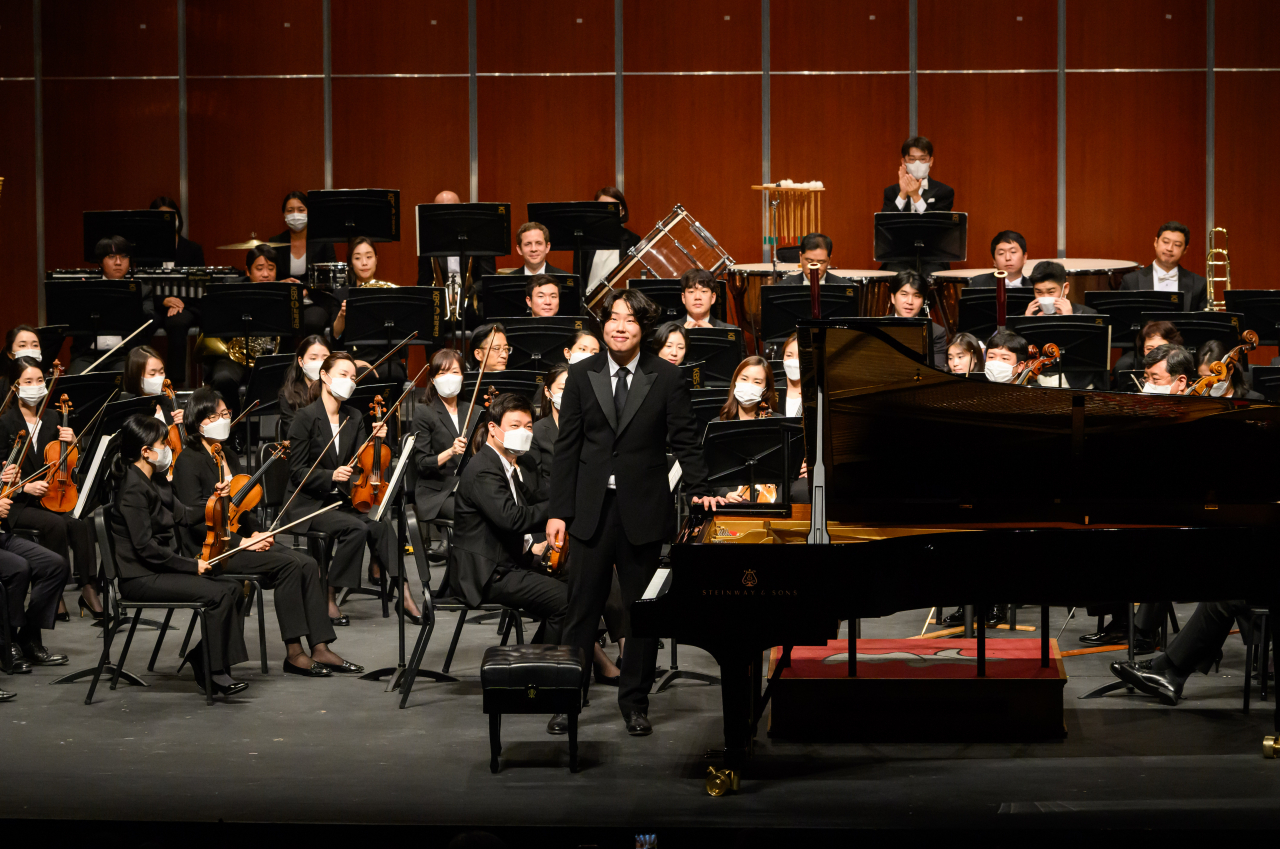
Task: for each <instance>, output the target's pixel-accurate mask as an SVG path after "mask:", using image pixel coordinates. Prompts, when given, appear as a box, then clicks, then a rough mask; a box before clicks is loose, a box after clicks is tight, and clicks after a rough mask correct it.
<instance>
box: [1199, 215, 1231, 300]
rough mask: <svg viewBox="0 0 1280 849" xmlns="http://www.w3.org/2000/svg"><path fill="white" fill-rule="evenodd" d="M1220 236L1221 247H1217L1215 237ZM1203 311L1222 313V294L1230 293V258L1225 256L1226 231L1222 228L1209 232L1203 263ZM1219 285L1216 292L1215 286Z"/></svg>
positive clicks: (1215, 228)
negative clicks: (1219, 288) (1207, 247)
mask: <svg viewBox="0 0 1280 849" xmlns="http://www.w3.org/2000/svg"><path fill="white" fill-rule="evenodd" d="M1219 233H1221V234H1222V247H1218V246H1217V236H1218V234H1219ZM1204 271H1205V287H1206V289H1205V299H1206V301H1207V302H1208V303H1207V304H1206V305H1205V309H1207V310H1213V311H1214V312H1222V311H1223V310H1224V309H1226V308H1227V302H1226V299H1225V297H1224V295H1223V293H1224V292H1230V291H1231V257H1230V256H1229V255H1228V254H1227V231H1226V229H1225V228H1223V227H1214V228H1213V229H1212V230H1210V231H1209V255H1208V256H1207V257H1205V261H1204ZM1218 283H1221V284H1222V289H1221V291H1219V290H1218V287H1217V285H1216V284H1218Z"/></svg>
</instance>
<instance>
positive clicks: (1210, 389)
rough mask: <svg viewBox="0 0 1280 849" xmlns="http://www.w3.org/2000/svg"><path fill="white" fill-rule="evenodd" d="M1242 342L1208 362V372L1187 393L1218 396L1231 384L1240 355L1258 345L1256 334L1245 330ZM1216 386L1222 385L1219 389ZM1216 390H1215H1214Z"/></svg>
mask: <svg viewBox="0 0 1280 849" xmlns="http://www.w3.org/2000/svg"><path fill="white" fill-rule="evenodd" d="M1240 336H1241V338H1242V339H1244V343H1243V344H1240V345H1237V346H1235V347H1234V348H1232V349H1231V350H1230V351H1228V352H1227V355H1226V356H1225V357H1223V358H1222V360H1221V361H1219V362H1216V363H1210V364H1209V374H1206V375H1205V376H1204V377H1202V378H1200V379H1199V380H1197V381H1196V382H1195V383H1193V384H1191V386H1190V387H1189V388H1188V389H1187V393H1186V394H1188V395H1206V394H1207V395H1211V396H1213V397H1215V398H1216V397H1218V396H1220V395H1222V394H1224V393H1225V392H1226V391H1227V388H1228V387H1230V386H1231V378H1232V376H1233V375H1234V374H1235V370H1236V367H1237V366H1239V365H1240V357H1241V356H1243V355H1244V354H1247V353H1248V352H1249V351H1252V350H1253V349H1254V348H1257V347H1258V334H1257V333H1255V332H1253V331H1252V330H1246V331H1245V332H1244V333H1242V334H1240ZM1218 387H1222V388H1221V389H1219V388H1218ZM1215 390H1216V391H1215Z"/></svg>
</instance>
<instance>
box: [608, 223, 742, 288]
mask: <svg viewBox="0 0 1280 849" xmlns="http://www.w3.org/2000/svg"><path fill="white" fill-rule="evenodd" d="M731 265H733V258H732V257H731V256H729V255H728V254H727V253H725V252H724V249H723V248H721V247H720V244H719V243H718V242H716V240H715V239H714V238H712V236H711V234H710V233H708V232H707V231H706V230H705V229H703V227H702V225H701V224H699V223H698V222H697V221H695V220H694V219H693V216H691V215H689V213H688V212H686V211H685V209H684V207H682V206H680V205H679V204H676V206H675V208H674V209H672V210H671V214H670V215H668V216H667V217H666V218H664V219H662V221H660V222H658V226H657V227H655V228H654V229H653V231H652V232H651V233H649V235H647V236H645V237H644V239H642V240H641V242H640V244H638V245H636V246H635V247H634V248H632V249H631V250H630V251H628V252H627V255H626V256H624V257H623V258H622V262H620V263H618V266H617V267H616V268H614V269H613V271H611V272H609V276H608V277H606V278H605V279H604V285H598V286H597V287H596V289H595V290H594V291H593V292H592V293H591V295H590V298H589V300H588V304H589V305H590V306H592V307H595V306H596V305H597V304H598V303H599V302H600V301H602V300H603V299H604V296H605V294H607V292H608V290H609V289H622V288H625V286H626V281H628V280H631V279H633V278H636V277H639V276H640V274H641V272H647V273H648V275H649V276H650V277H661V278H667V279H670V278H675V277H679V276H681V275H682V274H684V273H685V272H686V271H688V270H690V269H693V268H705V269H706V270H707V271H710V272H711V273H712V274H715V275H718V274H719V273H720V272H722V271H724V270H725V269H726V268H728V267H729V266H731Z"/></svg>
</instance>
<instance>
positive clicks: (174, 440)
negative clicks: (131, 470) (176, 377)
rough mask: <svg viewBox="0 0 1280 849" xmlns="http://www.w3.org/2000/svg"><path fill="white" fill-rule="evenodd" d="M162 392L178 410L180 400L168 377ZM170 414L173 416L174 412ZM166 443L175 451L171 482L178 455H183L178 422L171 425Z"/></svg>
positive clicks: (171, 462) (171, 466)
mask: <svg viewBox="0 0 1280 849" xmlns="http://www.w3.org/2000/svg"><path fill="white" fill-rule="evenodd" d="M161 391H162V392H164V394H165V396H166V397H168V399H169V403H170V404H171V405H172V406H173V409H174V410H176V409H177V408H178V398H177V396H176V395H175V394H174V392H173V381H171V380H169V378H167V377H166V378H165V379H164V389H162V390H161ZM169 412H170V415H172V413H173V410H170V411H169ZM164 441H165V443H166V444H167V445H168V446H169V449H170V450H171V451H173V459H172V460H170V461H169V480H173V465H174V463H176V462H177V461H178V455H179V454H181V453H182V426H181V425H179V424H178V423H177V422H174V423H173V424H171V425H169V433H168V434H167V435H166V436H165V438H164Z"/></svg>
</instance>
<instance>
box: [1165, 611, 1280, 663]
mask: <svg viewBox="0 0 1280 849" xmlns="http://www.w3.org/2000/svg"><path fill="white" fill-rule="evenodd" d="M1248 609H1249V606H1248V605H1247V604H1246V603H1245V602H1243V601H1202V602H1201V603H1200V604H1198V605H1196V610H1195V613H1192V614H1191V618H1190V619H1188V620H1187V624H1185V625H1183V626H1182V630H1180V631H1179V632H1178V633H1177V635H1175V636H1174V638H1173V639H1172V640H1170V641H1169V645H1168V647H1167V648H1165V651H1164V659H1165V660H1166V661H1167V662H1168V663H1170V664H1172V665H1173V667H1174V668H1175V669H1176V670H1177V671H1178V672H1179V673H1181V674H1183V675H1190V674H1191V672H1192V671H1194V670H1196V669H1206V668H1208V664H1209V663H1211V662H1212V661H1213V659H1214V658H1215V657H1217V654H1218V650H1219V649H1221V648H1222V644H1223V643H1225V642H1226V641H1227V635H1228V634H1230V633H1231V626H1232V625H1233V624H1235V619H1236V615H1237V614H1239V613H1241V612H1242V611H1245V610H1248ZM1264 674H1265V670H1264Z"/></svg>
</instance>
